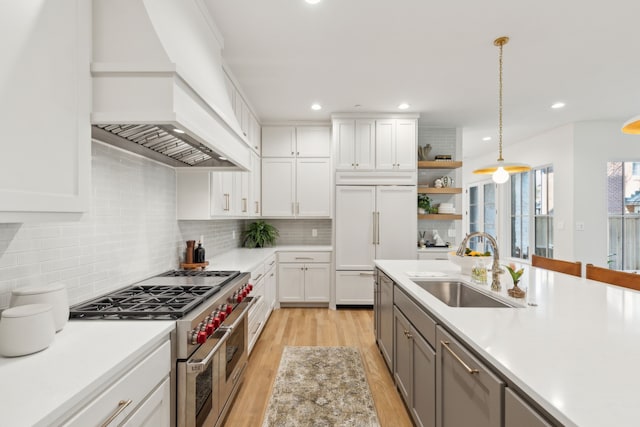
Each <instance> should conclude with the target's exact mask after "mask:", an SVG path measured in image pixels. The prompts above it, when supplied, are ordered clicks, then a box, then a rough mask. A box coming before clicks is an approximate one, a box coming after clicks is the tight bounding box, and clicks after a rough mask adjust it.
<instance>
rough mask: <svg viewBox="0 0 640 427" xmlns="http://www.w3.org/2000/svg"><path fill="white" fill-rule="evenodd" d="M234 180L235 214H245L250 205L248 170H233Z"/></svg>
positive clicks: (247, 212) (247, 213)
mask: <svg viewBox="0 0 640 427" xmlns="http://www.w3.org/2000/svg"><path fill="white" fill-rule="evenodd" d="M233 174H234V178H235V182H234V189H235V191H234V193H233V197H234V198H235V207H236V212H235V214H236V215H240V216H247V215H249V210H250V209H251V207H250V206H249V180H250V178H251V177H250V176H249V175H250V172H233Z"/></svg>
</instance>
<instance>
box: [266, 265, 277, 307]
mask: <svg viewBox="0 0 640 427" xmlns="http://www.w3.org/2000/svg"><path fill="white" fill-rule="evenodd" d="M265 276H266V277H265V279H264V295H265V299H266V301H265V302H266V306H267V312H268V313H271V310H272V309H273V307H274V306H275V305H276V298H277V295H276V294H277V289H276V286H277V278H276V269H275V266H274V267H272V268H270V269H268V270H267V272H266V274H265ZM267 316H268V315H267Z"/></svg>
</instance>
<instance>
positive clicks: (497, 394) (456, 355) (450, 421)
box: [436, 327, 504, 427]
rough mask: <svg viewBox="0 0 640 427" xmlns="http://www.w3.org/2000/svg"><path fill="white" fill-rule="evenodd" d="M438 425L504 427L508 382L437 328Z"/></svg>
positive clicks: (440, 426)
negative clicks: (505, 396) (503, 411)
mask: <svg viewBox="0 0 640 427" xmlns="http://www.w3.org/2000/svg"><path fill="white" fill-rule="evenodd" d="M436 342H437V349H436V352H437V363H436V366H437V367H436V400H437V402H436V422H437V423H436V425H437V426H438V427H459V426H471V425H472V426H476V427H501V426H502V425H503V424H502V421H503V418H502V409H503V408H502V406H503V401H502V399H503V397H502V396H503V392H504V383H503V382H502V381H501V380H500V379H499V378H498V377H496V376H495V375H494V374H493V373H492V372H491V371H489V370H488V369H487V368H486V367H485V366H484V365H483V364H482V363H480V361H479V360H477V359H476V358H475V357H474V356H473V355H471V353H469V351H467V350H466V349H465V348H464V347H463V346H462V345H461V344H460V343H459V342H458V341H457V340H456V339H454V338H453V337H452V336H451V335H450V334H448V333H447V332H446V331H445V330H444V329H442V328H441V327H438V328H437V332H436Z"/></svg>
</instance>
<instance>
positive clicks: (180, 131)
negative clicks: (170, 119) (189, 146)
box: [173, 128, 184, 133]
mask: <svg viewBox="0 0 640 427" xmlns="http://www.w3.org/2000/svg"><path fill="white" fill-rule="evenodd" d="M173 131H174V132H175V133H184V131H183V130H182V129H178V128H173Z"/></svg>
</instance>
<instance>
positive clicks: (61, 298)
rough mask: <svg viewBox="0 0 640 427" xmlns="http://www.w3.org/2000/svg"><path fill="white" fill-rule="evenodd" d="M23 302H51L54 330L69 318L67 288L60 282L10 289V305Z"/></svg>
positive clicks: (23, 303)
mask: <svg viewBox="0 0 640 427" xmlns="http://www.w3.org/2000/svg"><path fill="white" fill-rule="evenodd" d="M25 304H51V305H52V306H53V319H54V321H55V325H56V332H59V331H61V330H62V328H64V325H66V324H67V321H68V320H69V297H68V295H67V288H66V287H65V285H63V284H61V283H56V284H52V285H47V286H39V287H30V288H23V289H15V290H13V291H11V300H10V302H9V306H10V307H15V306H18V305H25Z"/></svg>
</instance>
